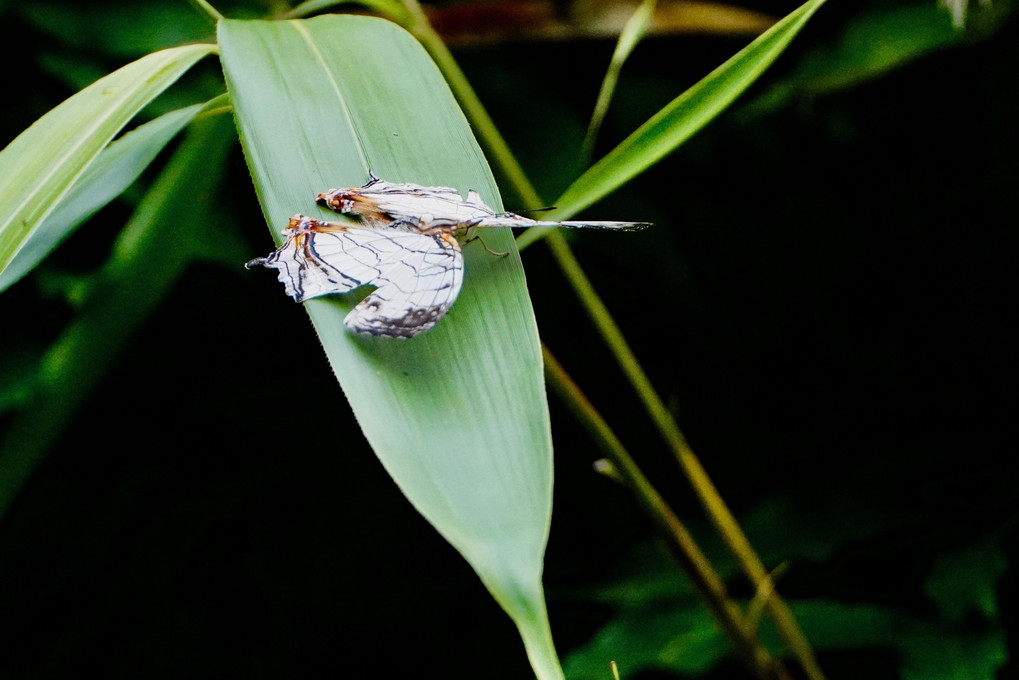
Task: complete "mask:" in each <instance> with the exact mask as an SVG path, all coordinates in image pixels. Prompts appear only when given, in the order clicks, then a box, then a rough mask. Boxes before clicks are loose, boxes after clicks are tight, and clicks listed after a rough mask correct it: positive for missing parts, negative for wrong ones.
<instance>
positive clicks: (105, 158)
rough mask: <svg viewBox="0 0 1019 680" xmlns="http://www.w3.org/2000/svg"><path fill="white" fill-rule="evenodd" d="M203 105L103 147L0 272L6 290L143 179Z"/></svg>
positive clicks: (153, 122)
mask: <svg viewBox="0 0 1019 680" xmlns="http://www.w3.org/2000/svg"><path fill="white" fill-rule="evenodd" d="M203 107H204V105H203V104H195V105H194V106H189V107H187V108H185V109H180V110H178V111H171V112H170V113H166V114H163V115H162V116H160V117H159V118H156V119H155V120H151V121H149V122H148V123H145V124H144V125H139V126H138V128H136V129H134V130H132V131H131V132H128V133H127V134H125V135H124V136H123V137H121V138H119V139H117V140H116V141H114V142H113V143H111V144H110V145H109V146H108V147H106V148H105V149H103V151H102V153H100V154H99V156H98V158H96V160H95V162H94V163H92V164H91V165H89V167H88V169H87V170H86V171H85V172H84V173H82V175H81V177H80V178H79V179H78V181H76V182H75V183H74V184H73V185H72V187H71V190H70V191H69V192H68V193H67V195H66V196H65V197H64V198H63V199H62V200H61V202H60V204H59V205H57V206H56V207H55V208H54V209H53V212H51V213H50V214H49V216H47V217H46V219H45V220H43V222H42V224H41V225H40V226H39V228H38V229H36V231H35V233H34V234H32V238H30V239H29V240H28V241H27V242H26V243H25V245H24V247H23V248H22V249H21V250H19V251H18V252H17V254H16V255H15V256H14V259H12V260H11V263H10V264H9V265H7V268H6V269H4V270H3V271H2V272H0V292H2V291H4V290H6V289H7V288H8V287H9V286H11V285H12V284H13V283H15V282H16V281H18V280H19V279H20V278H21V277H22V276H24V275H25V274H27V273H28V272H29V271H31V269H32V268H33V267H35V266H36V265H37V264H39V263H40V262H41V261H42V260H43V258H45V257H46V256H47V255H49V254H50V252H51V251H52V250H53V249H54V248H56V247H57V245H59V244H60V242H61V241H63V240H64V239H65V238H67V237H68V236H70V234H71V233H72V232H73V231H74V229H75V228H76V227H77V226H78V225H79V224H81V223H82V222H84V221H85V220H87V219H88V218H89V217H90V216H91V215H92V214H93V213H94V212H96V211H97V210H99V209H100V208H102V207H103V206H104V205H106V204H107V203H109V202H110V201H112V200H113V199H114V198H116V197H117V196H119V195H120V194H121V193H122V192H123V191H124V190H125V189H127V188H128V187H129V186H130V185H131V184H132V183H133V182H134V181H135V180H136V179H138V177H139V175H141V173H142V171H143V170H144V169H145V168H147V167H148V166H149V163H151V162H152V160H153V159H154V158H155V157H156V155H157V154H158V153H159V152H160V151H162V149H163V147H165V146H166V145H167V144H169V142H170V140H171V139H173V138H174V137H175V136H176V135H177V133H178V132H180V131H181V129H182V128H183V127H184V126H185V125H187V124H188V123H189V122H190V121H191V119H192V118H194V117H195V115H196V114H197V113H198V112H199V111H201V110H202V108H203Z"/></svg>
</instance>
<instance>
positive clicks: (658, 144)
mask: <svg viewBox="0 0 1019 680" xmlns="http://www.w3.org/2000/svg"><path fill="white" fill-rule="evenodd" d="M823 4H824V0H809V2H806V3H804V4H803V5H801V6H800V7H799V8H798V9H796V10H794V11H793V12H791V13H790V14H788V15H787V16H786V17H785V18H783V19H782V20H781V21H779V22H778V23H777V24H775V25H774V26H773V27H772V28H770V29H769V30H768V31H766V32H765V33H763V34H762V35H761V36H760V37H758V38H757V39H756V40H754V41H753V42H752V43H750V45H748V46H747V47H745V48H744V49H742V50H740V51H739V52H738V53H737V54H736V55H735V56H733V57H732V58H731V59H729V60H728V61H726V62H725V63H724V64H722V65H721V66H719V67H718V68H717V69H715V70H714V71H712V72H711V73H710V74H709V75H708V76H706V77H705V78H704V79H702V80H701V81H700V82H698V83H697V84H696V85H694V86H693V87H691V88H690V89H688V90H687V91H685V92H684V93H683V94H681V95H680V96H679V97H677V98H676V99H674V100H672V102H670V103H669V104H668V105H667V106H666V107H665V108H663V109H662V110H661V111H659V112H658V113H657V114H655V115H654V116H652V118H651V119H650V120H648V121H647V122H646V123H645V124H644V125H642V126H641V127H640V128H638V129H637V130H636V131H635V132H634V133H633V134H631V135H630V136H629V137H627V138H626V139H625V140H623V141H622V142H621V143H620V144H619V146H617V147H616V148H615V149H613V150H612V151H610V152H609V153H608V154H607V155H606V156H605V157H603V158H602V159H601V160H599V161H598V162H597V163H595V164H594V165H593V166H592V167H591V168H590V169H589V170H588V171H587V172H585V173H584V174H583V175H581V176H580V177H579V178H577V180H576V181H575V182H574V183H573V184H571V185H570V186H569V187H568V188H567V189H566V191H565V192H563V195H562V196H560V197H559V198H558V199H557V200H556V201H555V204H556V206H557V208H558V210H557V211H556V212H555V219H566V218H567V217H570V216H573V215H576V214H577V213H578V212H580V211H581V210H583V209H584V208H586V207H588V206H590V205H591V204H593V203H595V202H597V201H599V200H601V199H602V198H604V197H605V196H607V195H608V194H610V193H611V192H612V191H614V190H615V189H617V188H619V187H620V186H622V185H623V184H624V183H626V182H628V181H629V180H631V179H633V178H634V177H636V176H637V175H638V174H640V173H641V172H643V171H644V170H646V169H647V168H649V167H650V166H651V165H653V164H654V163H656V162H658V161H659V160H661V159H662V158H663V157H665V156H666V155H667V154H669V153H671V152H672V151H673V150H674V149H676V148H677V147H678V146H680V145H681V144H682V143H683V142H685V141H686V140H687V139H689V138H690V137H691V136H693V135H694V134H695V133H696V132H697V131H698V130H700V129H701V128H702V127H704V126H705V125H707V124H708V123H709V122H710V121H711V120H712V119H714V118H715V117H716V116H717V115H718V114H719V113H721V112H722V111H723V110H724V109H725V108H726V107H727V106H728V105H729V104H731V103H732V102H733V101H734V100H735V99H736V97H738V96H739V95H740V94H741V93H742V92H743V91H744V90H746V89H747V88H748V87H749V86H750V85H751V83H753V82H754V81H755V80H756V79H757V78H758V76H760V75H761V73H763V72H764V70H765V69H766V68H767V67H768V66H770V65H771V63H772V62H773V61H774V60H775V59H776V58H777V57H778V55H779V54H781V53H782V51H783V50H784V49H785V48H786V46H787V45H788V44H789V42H790V41H791V40H792V39H793V38H794V37H795V36H796V34H797V33H799V31H800V29H802V28H803V26H804V25H806V23H807V20H809V19H810V17H811V16H813V14H814V12H816V11H817V10H818V9H819V8H820V7H821V5H823ZM538 236H539V235H538V234H535V235H534V237H529V239H528V240H533V239H534V238H535V237H538Z"/></svg>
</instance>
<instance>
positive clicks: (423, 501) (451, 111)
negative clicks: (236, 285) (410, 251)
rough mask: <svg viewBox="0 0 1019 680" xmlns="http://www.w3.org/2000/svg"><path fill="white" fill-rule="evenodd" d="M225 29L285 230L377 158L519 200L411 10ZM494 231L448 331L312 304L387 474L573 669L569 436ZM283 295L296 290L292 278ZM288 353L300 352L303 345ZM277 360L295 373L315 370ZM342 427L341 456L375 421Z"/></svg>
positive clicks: (521, 287)
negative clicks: (558, 594) (563, 473)
mask: <svg viewBox="0 0 1019 680" xmlns="http://www.w3.org/2000/svg"><path fill="white" fill-rule="evenodd" d="M219 39H220V49H221V54H222V61H223V67H224V71H225V73H226V77H227V84H228V87H229V90H230V93H231V95H232V97H233V100H234V108H235V111H236V115H237V120H238V126H239V129H240V133H241V140H242V144H243V147H244V150H245V154H246V157H247V161H248V165H249V168H250V170H251V173H252V176H253V178H254V182H255V187H256V191H257V192H258V195H259V198H260V200H261V203H262V207H263V210H264V212H265V214H266V218H267V220H268V222H269V224H270V229H271V230H272V232H273V235H274V237H275V238H276V239H277V241H278V240H279V238H280V235H279V231H280V229H282V228H283V227H284V226H285V225H286V223H287V219H288V217H289V216H290V215H292V214H294V213H298V212H302V213H305V214H310V215H318V216H320V217H329V218H333V219H335V218H336V215H335V214H333V213H329V212H327V211H325V210H323V209H320V208H318V207H317V206H316V204H315V196H316V194H317V193H319V192H321V191H324V190H326V189H329V188H333V187H342V186H356V185H360V184H363V183H364V182H365V181H366V180H367V179H368V177H369V168H370V169H371V170H372V171H373V172H374V173H375V174H376V175H377V176H379V177H382V178H383V179H386V180H389V181H394V182H415V183H419V184H425V185H446V186H453V187H456V188H457V189H459V190H460V191H461V192H464V193H466V191H467V190H468V189H475V190H477V191H478V192H479V193H480V194H481V196H482V198H483V199H484V200H485V201H486V202H487V203H489V204H490V205H492V206H493V207H494V208H496V209H501V203H500V201H499V196H498V193H497V190H496V187H495V183H494V180H493V178H492V175H491V172H490V170H489V168H488V166H487V164H486V163H485V160H484V158H483V156H482V153H481V150H480V149H479V147H478V145H477V142H476V140H475V139H474V137H473V135H472V133H471V130H470V127H469V126H468V124H467V122H466V120H465V119H464V117H463V114H462V113H461V112H460V109H459V108H458V107H457V105H456V103H455V102H454V99H453V97H452V95H451V94H450V92H449V89H448V87H447V86H446V84H445V82H444V81H443V79H442V77H441V75H440V73H439V72H438V70H437V69H436V67H435V65H434V64H433V63H432V61H431V60H430V59H429V58H428V56H427V55H426V53H425V52H424V50H423V49H422V48H421V47H420V45H418V43H417V42H416V41H414V39H413V38H412V37H411V36H410V35H409V34H407V33H406V32H405V31H403V30H402V29H400V28H399V27H398V26H396V25H395V24H392V23H390V22H387V21H384V20H380V19H375V18H370V17H354V16H325V17H318V18H315V19H310V20H307V21H286V22H240V21H224V22H222V23H221V24H220V29H219ZM485 241H486V243H487V244H488V246H489V247H490V248H492V249H493V250H495V251H508V252H509V255H508V256H507V257H495V256H493V255H491V254H489V253H487V252H486V251H485V249H484V248H483V247H482V246H481V244H480V243H474V244H472V245H470V246H467V247H466V248H465V254H466V268H465V283H464V288H463V291H462V292H461V294H460V298H459V300H458V301H457V302H456V304H455V305H454V306H453V308H452V310H451V311H450V313H449V314H448V316H447V317H446V318H445V319H443V320H442V321H441V322H440V323H439V324H438V325H437V326H436V327H435V329H433V330H431V331H428V332H427V333H424V334H421V335H419V336H417V337H415V338H412V339H410V340H394V339H389V338H373V337H365V336H358V335H355V334H353V333H352V332H351V331H350V330H349V329H347V328H346V327H345V326H344V325H343V317H344V316H345V315H346V313H347V312H348V311H349V310H350V308H351V307H352V306H353V304H354V303H355V300H354V299H352V298H351V297H350V296H329V297H328V298H317V299H313V300H310V301H308V302H306V303H305V306H306V308H307V310H308V312H309V314H310V315H311V318H312V321H313V323H314V326H315V329H316V331H317V332H318V335H319V338H320V340H321V341H322V345H323V347H324V349H325V352H326V355H327V356H328V359H329V362H330V364H331V366H332V368H333V371H334V372H335V374H336V376H337V378H338V379H339V382H340V384H341V386H342V387H343V391H344V393H345V394H346V396H347V399H348V400H349V401H350V404H351V406H352V407H353V409H354V413H355V414H356V416H357V419H358V422H359V423H360V425H361V429H362V431H363V432H364V435H365V436H366V437H367V439H368V441H369V442H370V443H371V445H372V447H373V449H374V450H375V452H376V454H377V455H378V456H379V458H380V460H381V461H382V463H383V465H384V466H385V467H386V469H387V471H388V472H389V473H390V475H391V476H392V477H393V479H394V480H395V481H396V482H397V484H398V485H399V486H400V488H401V489H402V490H403V492H404V493H405V494H406V496H407V497H408V498H409V499H410V501H411V502H412V503H413V504H414V506H415V507H416V508H417V509H418V510H419V511H420V512H421V513H422V514H423V515H424V516H425V517H426V518H427V519H428V520H429V522H431V523H432V525H433V526H435V528H436V529H437V530H438V531H439V532H440V533H441V534H442V535H443V536H444V537H445V538H446V539H447V540H448V541H449V542H450V543H451V544H452V545H453V546H455V547H456V548H457V550H459V551H460V552H461V554H463V556H464V557H465V558H466V559H467V560H468V562H470V564H471V565H472V566H473V567H474V569H475V570H476V571H477V573H478V574H479V576H480V577H481V579H482V581H483V582H484V583H485V585H486V586H487V587H488V589H489V590H490V592H491V593H492V594H493V596H494V597H495V598H496V599H497V600H498V601H499V603H500V604H501V605H502V606H503V608H504V609H506V611H507V612H508V613H509V614H510V616H511V617H512V618H513V620H514V622H515V623H516V624H517V626H518V628H519V630H520V632H521V635H522V636H523V638H524V642H525V646H526V648H527V651H528V655H529V657H530V660H531V663H532V666H533V667H534V669H535V672H536V673H537V674H538V676H539V677H540V678H543V679H544V678H560V677H561V671H560V670H559V667H558V662H557V661H556V658H555V653H554V649H553V648H552V643H551V636H550V634H549V631H548V623H547V616H546V613H545V604H544V595H543V591H542V589H541V571H542V562H543V554H544V548H545V542H546V539H547V534H548V526H549V518H550V515H551V488H552V451H551V439H550V434H549V419H548V407H547V403H546V398H545V388H544V381H543V376H542V364H541V356H540V351H539V344H538V336H537V329H536V326H535V320H534V315H533V311H532V309H531V304H530V300H529V298H528V296H527V290H526V286H525V281H524V275H523V269H522V266H521V263H520V259H519V255H518V253H517V251H516V249H515V248H514V247H513V239H512V235H511V234H510V233H509V232H508V231H501V230H489V233H486V234H485ZM265 245H266V252H268V250H269V247H270V243H269V242H268V240H266V244H265ZM258 254H261V253H258ZM253 255H254V254H253ZM239 265H240V263H238V266H239ZM251 275H252V276H256V275H258V276H266V275H268V274H267V273H266V272H262V271H255V272H252V274H251ZM265 304H267V305H272V304H280V305H282V304H293V302H292V301H290V300H289V299H288V298H285V297H284V294H283V289H282V286H280V289H279V295H278V297H277V298H274V299H269V300H266V301H265ZM266 332H269V333H273V334H275V335H279V336H281V337H285V335H286V334H287V333H290V332H303V329H300V328H297V329H279V328H270V329H266ZM284 352H285V349H284ZM282 359H283V361H284V363H286V364H290V365H299V364H300V357H287V356H283V357H282ZM267 370H268V369H267ZM276 370H282V371H285V373H284V375H283V376H281V379H282V380H283V381H284V383H286V384H287V385H290V384H291V383H292V382H293V381H294V380H296V379H299V376H300V373H299V371H298V372H297V373H296V374H295V373H294V372H293V371H290V370H287V369H286V368H277V369H276ZM283 396H284V397H286V398H287V401H286V403H287V407H286V408H281V409H280V411H279V413H278V417H280V418H293V419H296V420H298V421H300V422H298V423H296V424H297V425H299V427H297V428H296V429H297V431H299V429H300V427H304V426H308V427H322V426H323V423H324V422H326V421H324V420H323V419H322V417H321V416H322V414H323V413H324V412H326V413H327V412H328V409H330V408H335V406H334V405H330V404H309V403H303V402H301V401H300V399H299V396H300V392H299V386H298V391H296V392H295V391H294V390H293V389H288V390H287V391H285V393H284V395H283ZM295 396H296V397H297V403H294V399H293V397H295ZM305 420H307V422H304V421H305ZM335 435H336V451H335V453H336V455H344V441H345V440H348V439H350V438H351V437H357V436H358V434H357V433H356V432H349V431H346V432H341V431H337V432H336V433H335ZM298 443H299V442H298Z"/></svg>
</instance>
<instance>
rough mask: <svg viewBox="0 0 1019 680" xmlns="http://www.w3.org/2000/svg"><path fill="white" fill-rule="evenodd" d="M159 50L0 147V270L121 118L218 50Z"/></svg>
mask: <svg viewBox="0 0 1019 680" xmlns="http://www.w3.org/2000/svg"><path fill="white" fill-rule="evenodd" d="M214 49H215V48H214V46H212V45H186V46H183V47H175V48H171V49H168V50H162V51H160V52H155V53H153V54H150V55H148V56H145V57H143V58H141V59H139V60H137V61H134V62H132V63H130V64H128V65H127V66H124V67H123V68H121V69H119V70H117V71H114V72H113V73H111V74H110V75H108V76H106V77H104V78H101V79H99V80H98V81H96V82H95V83H93V84H92V85H90V86H88V87H86V88H85V89H84V90H82V91H81V92H79V93H77V94H75V95H74V96H72V97H71V98H69V99H67V100H66V101H64V102H63V103H62V104H60V105H59V106H57V107H56V108H55V109H53V110H52V111H50V112H49V113H47V114H46V115H45V116H43V117H42V118H40V119H39V120H37V121H36V122H35V123H33V124H32V126H31V127H30V128H28V129H27V130H25V131H24V132H23V133H21V134H20V135H19V136H18V137H17V138H16V139H15V140H14V141H13V142H11V143H10V144H9V145H8V146H7V148H5V149H4V150H3V151H0V271H2V270H3V269H6V267H7V265H8V264H9V263H10V262H11V260H12V259H13V258H14V255H15V254H16V253H17V252H18V250H20V249H21V248H22V247H23V246H24V244H25V242H26V241H27V240H28V239H29V238H30V237H31V236H32V233H33V232H34V231H35V230H36V229H37V228H38V227H39V225H40V224H42V221H43V220H44V219H45V218H46V216H47V215H48V214H49V213H50V211H52V210H53V209H54V207H55V205H56V204H57V203H58V202H59V201H60V200H61V199H62V198H63V197H64V196H65V195H66V193H67V192H68V190H69V189H70V188H71V185H73V184H74V182H75V181H76V180H77V179H78V178H79V177H80V176H81V174H82V173H83V172H84V171H85V169H86V168H87V167H88V166H89V165H90V164H91V163H92V161H93V160H95V158H96V156H98V155H99V152H100V151H102V150H103V148H104V147H105V146H106V145H107V144H108V143H109V141H110V140H111V139H113V137H114V135H116V134H117V132H118V131H120V129H121V128H123V127H124V125H126V124H127V122H128V121H129V120H131V118H132V117H134V115H135V114H136V113H137V112H138V111H139V109H141V108H142V107H143V106H145V104H147V103H148V102H150V101H151V100H152V99H153V98H154V97H155V96H156V95H158V94H159V93H160V92H162V91H163V90H164V89H166V88H167V87H168V86H169V85H170V84H172V83H173V82H174V81H175V80H177V78H178V77H179V76H180V75H181V74H182V73H184V72H185V71H187V70H188V69H189V68H191V66H192V65H194V63H195V62H197V61H198V60H199V59H201V58H202V57H204V56H205V55H207V54H209V53H210V52H212V51H213V50H214Z"/></svg>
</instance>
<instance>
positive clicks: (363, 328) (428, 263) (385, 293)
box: [245, 176, 647, 338]
mask: <svg viewBox="0 0 1019 680" xmlns="http://www.w3.org/2000/svg"><path fill="white" fill-rule="evenodd" d="M318 202H319V203H320V204H322V205H325V206H326V207H328V208H330V209H332V210H334V211H336V212H339V213H342V214H344V215H350V216H353V217H356V218H357V220H358V221H357V222H356V223H352V222H330V221H325V220H317V219H314V218H311V217H307V216H305V215H294V216H293V217H291V218H290V222H289V224H288V225H287V227H286V228H285V229H284V230H283V234H284V235H285V236H286V240H285V241H284V243H283V245H282V246H280V247H279V248H278V249H277V250H276V251H275V252H273V253H271V254H270V255H269V256H267V257H260V258H255V259H253V260H251V261H250V262H248V263H247V264H246V265H245V266H247V267H253V266H256V265H260V266H263V267H269V268H271V269H276V270H277V271H278V278H279V280H280V281H281V282H282V283H283V285H284V288H285V290H286V293H287V295H289V296H290V297H292V298H294V300H296V301H297V302H304V301H305V300H308V299H310V298H314V297H319V296H321V295H328V294H331V293H346V292H350V291H352V290H354V289H355V288H359V287H361V286H363V285H371V286H374V287H375V290H374V291H372V293H371V294H369V295H368V296H367V297H366V298H364V299H363V300H362V301H361V302H360V303H358V304H357V305H356V306H355V307H354V309H353V310H351V311H350V313H349V314H347V316H346V318H345V319H344V323H345V324H346V325H347V326H349V327H350V328H352V329H353V330H355V331H356V332H359V333H368V334H371V335H377V336H384V337H395V338H409V337H413V336H414V335H417V334H418V333H421V332H423V331H426V330H428V329H430V328H432V327H433V326H434V325H435V324H436V323H437V322H438V321H439V320H440V319H441V318H442V317H443V316H445V314H446V312H448V311H449V309H450V307H452V305H453V302H454V301H455V300H456V297H457V295H458V294H459V293H460V288H461V286H462V285H463V269H464V259H463V252H462V249H461V241H464V242H469V241H470V240H472V239H473V235H474V231H475V229H477V228H509V227H535V226H538V227H557V226H563V227H595V228H609V229H639V228H642V227H644V226H647V225H646V224H644V223H635V222H540V221H536V220H531V219H528V218H526V217H522V216H520V215H516V214H514V213H508V212H504V213H497V212H495V211H494V210H492V209H491V208H490V207H488V206H487V205H485V203H484V202H483V201H482V200H481V197H480V196H479V195H478V194H477V192H475V191H473V190H472V191H469V192H468V193H467V198H466V199H464V198H463V197H462V196H461V194H460V192H459V191H457V190H456V189H454V188H451V187H426V186H422V185H418V184H409V183H393V182H386V181H384V180H381V179H378V178H377V177H374V176H373V177H372V179H371V180H370V181H369V182H368V183H367V184H365V185H364V186H361V187H356V188H348V189H330V190H329V191H326V192H323V193H321V194H319V195H318Z"/></svg>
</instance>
